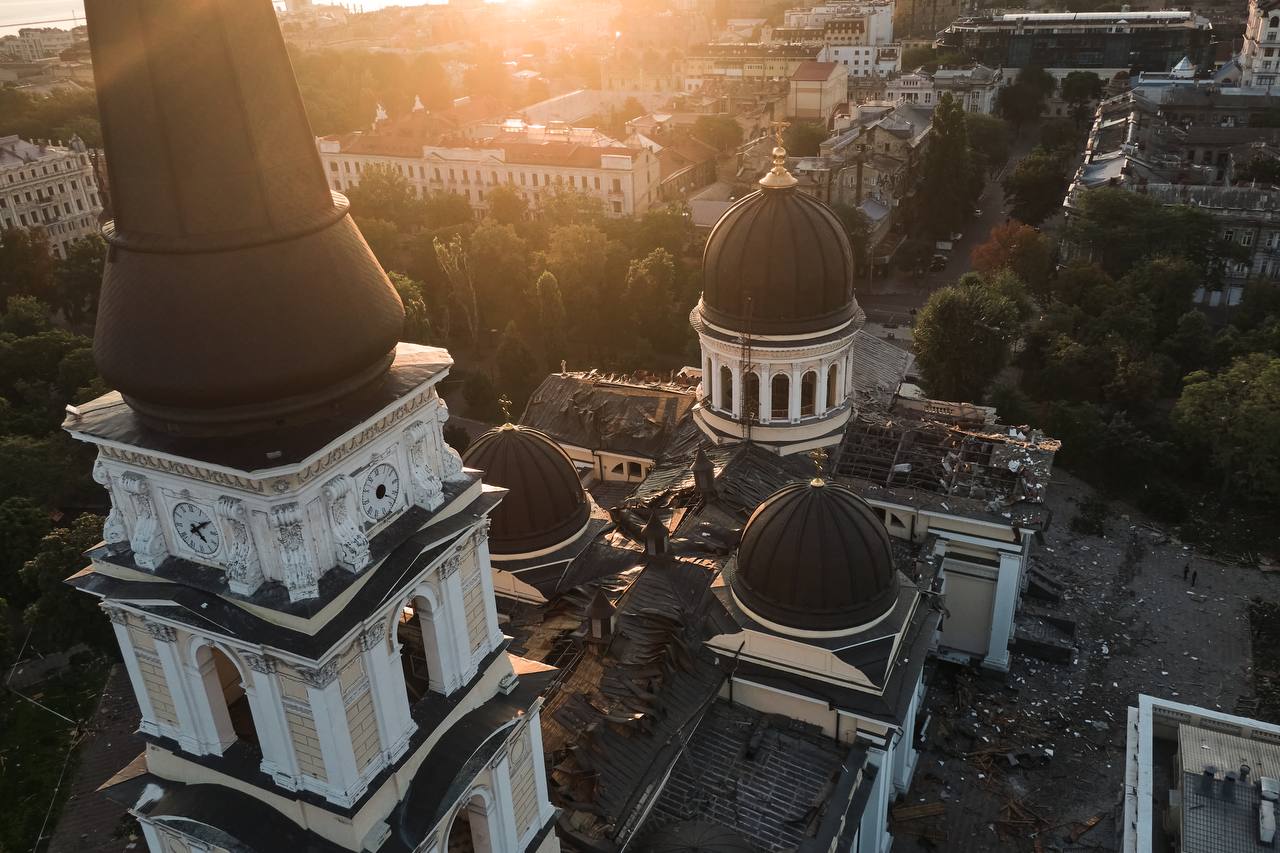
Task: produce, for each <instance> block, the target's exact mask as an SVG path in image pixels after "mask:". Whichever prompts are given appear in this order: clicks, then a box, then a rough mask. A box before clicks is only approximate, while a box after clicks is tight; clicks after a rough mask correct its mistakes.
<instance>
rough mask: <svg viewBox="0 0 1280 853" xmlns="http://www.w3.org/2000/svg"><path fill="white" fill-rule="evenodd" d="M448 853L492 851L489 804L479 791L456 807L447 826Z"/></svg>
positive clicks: (482, 852) (484, 852) (488, 852)
mask: <svg viewBox="0 0 1280 853" xmlns="http://www.w3.org/2000/svg"><path fill="white" fill-rule="evenodd" d="M445 849H446V850H447V851H448V853H492V851H493V849H494V847H493V836H492V834H491V833H490V831H489V805H488V802H487V801H486V800H485V798H484V797H482V796H481V795H480V792H478V791H477V792H476V793H475V794H472V795H471V798H470V799H469V800H467V802H466V803H465V804H464V805H463V806H462V808H460V809H458V811H457V813H456V814H455V815H454V816H453V823H452V824H451V825H450V826H449V843H448V846H447V847H446V848H445Z"/></svg>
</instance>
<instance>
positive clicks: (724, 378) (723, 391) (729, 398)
mask: <svg viewBox="0 0 1280 853" xmlns="http://www.w3.org/2000/svg"><path fill="white" fill-rule="evenodd" d="M720 409H721V410H722V411H725V412H732V411H733V371H732V370H730V369H729V368H728V367H727V366H724V365H722V366H721V367H720Z"/></svg>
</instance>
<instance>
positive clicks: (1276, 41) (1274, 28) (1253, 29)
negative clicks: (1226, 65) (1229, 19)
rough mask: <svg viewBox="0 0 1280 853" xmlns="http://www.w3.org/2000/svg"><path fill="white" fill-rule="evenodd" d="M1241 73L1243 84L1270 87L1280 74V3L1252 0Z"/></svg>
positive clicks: (1241, 57) (1271, 0)
mask: <svg viewBox="0 0 1280 853" xmlns="http://www.w3.org/2000/svg"><path fill="white" fill-rule="evenodd" d="M1240 72H1241V75H1240V85H1241V86H1244V87H1248V86H1261V87H1264V88H1265V87H1269V86H1272V85H1274V84H1275V82H1276V77H1277V75H1280V3H1277V2H1275V0H1249V18H1248V20H1247V21H1246V22H1245V28H1244V46H1243V48H1242V49H1241V51H1240Z"/></svg>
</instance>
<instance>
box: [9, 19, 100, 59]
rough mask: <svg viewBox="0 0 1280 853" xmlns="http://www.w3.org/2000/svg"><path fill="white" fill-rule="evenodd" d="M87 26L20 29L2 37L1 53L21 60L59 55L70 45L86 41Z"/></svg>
mask: <svg viewBox="0 0 1280 853" xmlns="http://www.w3.org/2000/svg"><path fill="white" fill-rule="evenodd" d="M87 37H88V31H87V29H86V28H85V27H77V28H76V29H75V30H60V29H58V28H56V27H41V28H35V27H29V28H24V29H21V30H18V34H17V35H16V36H7V37H5V38H3V39H0V54H7V55H8V56H9V57H11V58H13V59H16V60H18V61H19V62H38V61H39V60H41V59H48V58H50V57H54V56H57V55H58V54H60V53H62V51H64V50H66V49H67V48H69V47H74V46H75V45H76V44H77V43H79V42H82V41H85V40H86V38H87Z"/></svg>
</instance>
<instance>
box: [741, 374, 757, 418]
mask: <svg viewBox="0 0 1280 853" xmlns="http://www.w3.org/2000/svg"><path fill="white" fill-rule="evenodd" d="M742 417H743V418H745V419H746V420H749V421H758V420H760V375H759V374H757V373H748V374H747V375H746V376H745V377H744V378H743V381H742Z"/></svg>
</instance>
